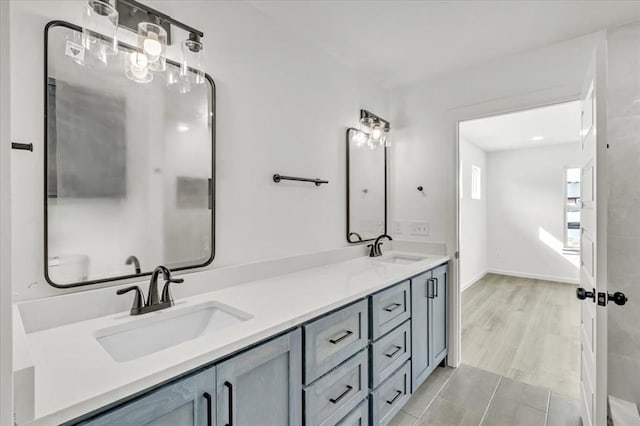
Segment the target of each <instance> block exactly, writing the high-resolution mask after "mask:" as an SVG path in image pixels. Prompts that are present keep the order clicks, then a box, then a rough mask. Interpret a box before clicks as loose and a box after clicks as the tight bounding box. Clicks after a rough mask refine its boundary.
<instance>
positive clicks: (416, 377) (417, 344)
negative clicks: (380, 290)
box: [411, 271, 433, 392]
mask: <svg viewBox="0 0 640 426" xmlns="http://www.w3.org/2000/svg"><path fill="white" fill-rule="evenodd" d="M431 283H432V281H431V271H427V272H425V273H424V274H420V275H418V276H417V277H414V278H412V279H411V390H412V392H415V391H416V389H418V387H419V386H420V385H421V384H422V383H423V382H424V381H425V380H426V379H427V377H429V374H431V371H432V370H433V367H432V365H431V360H432V357H431V351H430V344H431V338H430V308H431V293H432V292H431Z"/></svg>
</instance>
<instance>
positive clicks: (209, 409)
mask: <svg viewBox="0 0 640 426" xmlns="http://www.w3.org/2000/svg"><path fill="white" fill-rule="evenodd" d="M202 396H203V397H204V399H206V400H207V426H213V419H212V418H211V415H212V414H211V413H212V411H213V407H211V394H210V393H209V392H205V393H203V394H202Z"/></svg>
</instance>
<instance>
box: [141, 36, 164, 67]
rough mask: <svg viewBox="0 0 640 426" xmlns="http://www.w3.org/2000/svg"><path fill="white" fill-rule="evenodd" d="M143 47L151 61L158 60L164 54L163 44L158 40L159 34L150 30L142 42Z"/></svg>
mask: <svg viewBox="0 0 640 426" xmlns="http://www.w3.org/2000/svg"><path fill="white" fill-rule="evenodd" d="M142 48H143V50H144V54H145V55H147V58H148V59H149V61H150V62H157V61H158V59H159V58H160V55H161V54H162V44H161V43H160V42H159V41H158V34H156V33H154V32H152V31H150V32H149V34H147V38H145V39H144V42H142Z"/></svg>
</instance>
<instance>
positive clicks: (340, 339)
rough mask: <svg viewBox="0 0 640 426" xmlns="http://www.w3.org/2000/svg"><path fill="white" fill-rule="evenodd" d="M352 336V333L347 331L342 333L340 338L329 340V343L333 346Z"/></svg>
mask: <svg viewBox="0 0 640 426" xmlns="http://www.w3.org/2000/svg"><path fill="white" fill-rule="evenodd" d="M352 334H353V331H351V330H347V332H346V333H344V334H343V335H342V336H340V337H338V338H337V339H329V341H330V342H331V343H333V344H334V345H336V344H338V343H340V342H342V341H343V340H344V339H346V338H347V337H349V336H351V335H352Z"/></svg>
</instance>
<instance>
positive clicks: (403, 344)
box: [369, 320, 411, 389]
mask: <svg viewBox="0 0 640 426" xmlns="http://www.w3.org/2000/svg"><path fill="white" fill-rule="evenodd" d="M369 348H370V356H369V358H370V360H371V363H370V364H371V372H370V375H369V378H370V380H371V388H372V389H375V388H376V387H378V385H379V384H380V383H382V382H384V381H385V380H386V378H387V377H389V376H390V375H391V374H393V372H394V371H396V370H397V369H398V368H400V366H402V364H404V363H405V361H407V360H408V359H409V358H410V357H411V321H410V320H407V321H405V322H404V324H402V325H401V326H399V327H398V328H396V329H395V330H392V331H391V332H390V333H389V334H387V335H385V336H383V337H382V338H381V339H380V340H378V341H376V342H374V343H372V344H371V346H370V347H369Z"/></svg>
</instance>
